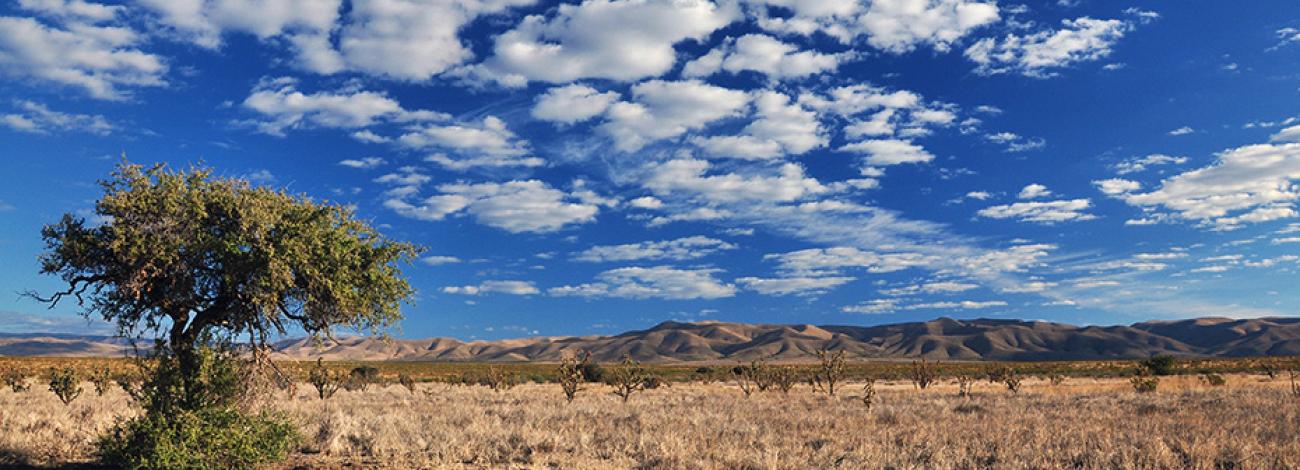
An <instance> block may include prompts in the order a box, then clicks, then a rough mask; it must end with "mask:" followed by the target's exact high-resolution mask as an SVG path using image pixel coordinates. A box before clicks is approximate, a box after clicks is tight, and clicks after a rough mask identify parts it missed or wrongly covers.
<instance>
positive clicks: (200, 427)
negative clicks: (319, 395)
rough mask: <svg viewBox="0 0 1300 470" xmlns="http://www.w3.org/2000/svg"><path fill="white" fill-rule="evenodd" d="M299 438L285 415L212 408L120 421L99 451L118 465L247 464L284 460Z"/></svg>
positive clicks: (249, 465)
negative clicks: (248, 413)
mask: <svg viewBox="0 0 1300 470" xmlns="http://www.w3.org/2000/svg"><path fill="white" fill-rule="evenodd" d="M298 442H299V436H298V433H297V429H296V428H295V427H294V426H293V424H292V423H291V422H289V421H288V420H287V419H283V418H280V417H277V416H275V415H271V414H266V413H263V414H256V415H246V414H242V413H239V412H237V411H235V410H233V409H219V408H210V409H204V410H199V411H183V412H179V413H177V414H174V415H170V416H165V417H164V416H160V415H158V414H153V415H148V416H144V417H141V418H138V419H135V420H131V421H127V422H124V423H121V424H118V425H117V426H116V427H114V428H113V429H112V430H111V431H110V432H109V433H108V434H107V435H105V436H103V437H101V438H100V440H99V454H100V459H101V460H102V461H103V463H105V464H107V465H111V466H113V467H116V468H130V469H139V468H251V467H255V466H258V465H261V464H265V463H269V462H275V461H278V460H282V459H284V458H285V457H286V456H287V455H288V454H289V452H291V451H292V450H293V449H294V448H295V446H297V443H298Z"/></svg>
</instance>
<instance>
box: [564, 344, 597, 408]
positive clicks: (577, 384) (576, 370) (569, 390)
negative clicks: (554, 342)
mask: <svg viewBox="0 0 1300 470" xmlns="http://www.w3.org/2000/svg"><path fill="white" fill-rule="evenodd" d="M590 359H591V354H589V353H588V354H583V355H582V358H581V359H579V358H578V356H577V355H572V354H570V355H566V356H564V358H562V359H560V370H559V371H558V375H559V381H560V389H561V390H563V391H564V399H565V401H567V402H569V403H573V399H574V397H577V396H578V391H580V390H582V382H583V379H584V376H583V374H582V370H583V366H584V365H586V364H587V361H588V360H590Z"/></svg>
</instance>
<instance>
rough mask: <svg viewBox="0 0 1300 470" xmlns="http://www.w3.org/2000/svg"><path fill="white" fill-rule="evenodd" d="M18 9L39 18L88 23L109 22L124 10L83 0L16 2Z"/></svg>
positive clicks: (30, 0) (19, 0) (122, 7)
mask: <svg viewBox="0 0 1300 470" xmlns="http://www.w3.org/2000/svg"><path fill="white" fill-rule="evenodd" d="M18 7H19V8H22V9H24V10H27V11H31V12H35V13H37V14H39V15H41V16H48V17H53V18H57V19H60V20H64V21H82V22H88V23H102V22H106V21H111V20H113V19H116V18H117V16H118V15H119V14H121V13H122V12H123V11H125V10H126V7H124V6H121V5H103V4H99V3H86V2H85V1H83V0H18Z"/></svg>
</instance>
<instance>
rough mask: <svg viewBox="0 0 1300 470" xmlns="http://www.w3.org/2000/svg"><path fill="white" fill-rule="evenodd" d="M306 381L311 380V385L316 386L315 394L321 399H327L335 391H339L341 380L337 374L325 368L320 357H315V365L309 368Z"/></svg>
mask: <svg viewBox="0 0 1300 470" xmlns="http://www.w3.org/2000/svg"><path fill="white" fill-rule="evenodd" d="M307 381H308V382H311V385H312V386H313V387H316V395H318V396H320V399H321V400H328V399H329V398H330V397H332V396H334V393H335V392H338V391H339V385H340V382H341V381H342V380H341V377H339V376H338V375H336V374H333V373H330V371H329V369H327V368H325V363H324V362H323V361H322V360H321V359H320V358H317V359H316V366H315V367H313V368H312V369H311V373H310V375H308V377H307Z"/></svg>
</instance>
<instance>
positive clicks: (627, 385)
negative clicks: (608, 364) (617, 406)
mask: <svg viewBox="0 0 1300 470" xmlns="http://www.w3.org/2000/svg"><path fill="white" fill-rule="evenodd" d="M606 375H607V376H608V381H609V385H610V386H612V387H614V394H615V395H618V396H620V397H622V398H623V402H624V403H627V399H628V398H631V397H632V394H633V393H636V392H639V391H641V390H644V389H645V382H646V379H647V378H649V377H650V374H649V373H647V372H646V370H645V368H644V367H641V363H639V362H637V361H634V360H632V356H630V355H625V356H623V363H622V364H620V365H619V366H618V367H617V368H614V369H613V370H611V371H609V372H608V373H607V374H606Z"/></svg>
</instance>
